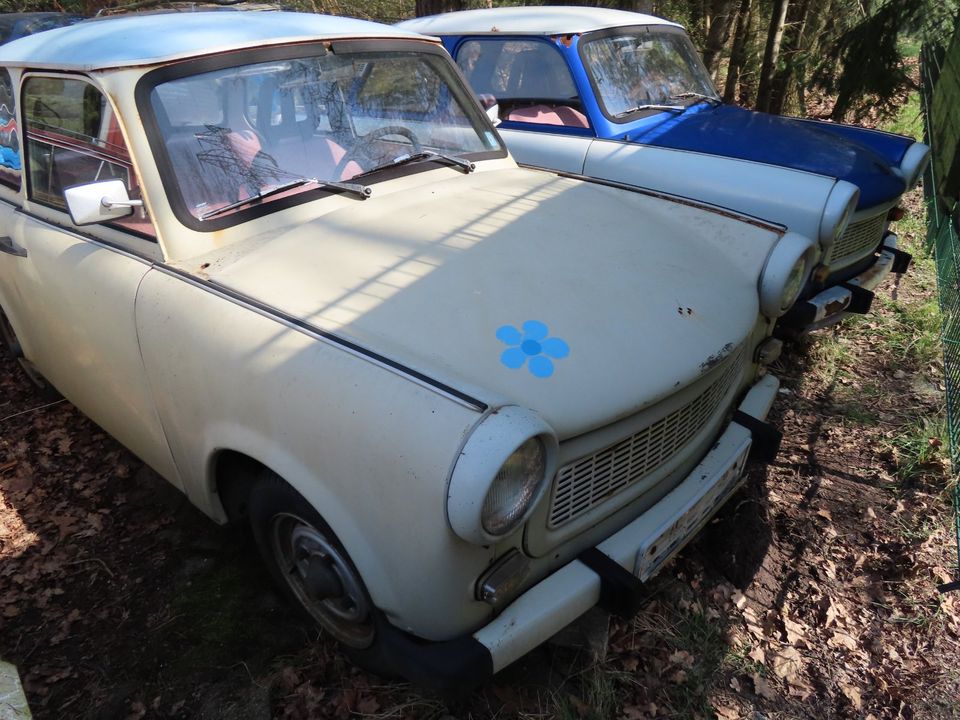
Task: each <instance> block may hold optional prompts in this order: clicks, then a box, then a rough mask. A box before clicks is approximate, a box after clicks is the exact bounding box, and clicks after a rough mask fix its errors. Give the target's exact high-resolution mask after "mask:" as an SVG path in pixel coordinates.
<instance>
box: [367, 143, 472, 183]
mask: <svg viewBox="0 0 960 720" xmlns="http://www.w3.org/2000/svg"><path fill="white" fill-rule="evenodd" d="M430 160H441V161H445V162H448V163H450V164H451V165H455V166H457V167H458V168H460V169H461V170H463V171H464V172H466V173H472V172H473V171H474V170H476V169H477V164H476V163H475V162H472V161H471V160H467V159H466V158H462V157H457V156H456V155H447V154H446V153H438V152H434V151H433V150H421V151H420V152H415V153H407V154H406V155H399V156H397V157H395V158H394V159H393V160H391V161H390V162H386V163H384V164H383V165H377V166H376V167H375V168H371V169H370V170H367V171H366V172H362V173H360V174H359V175H354V176H353V179H354V180H356V179H357V178H361V177H366V176H367V175H372V174H373V173H376V172H380V171H381V170H386V169H388V168H393V167H399V166H401V165H409V164H411V163H418V162H428V161H430Z"/></svg>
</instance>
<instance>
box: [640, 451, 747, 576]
mask: <svg viewBox="0 0 960 720" xmlns="http://www.w3.org/2000/svg"><path fill="white" fill-rule="evenodd" d="M749 452H750V441H749V440H748V441H747V442H746V443H745V444H744V447H742V448H741V449H740V451H739V452H738V453H737V455H736V457H735V458H734V460H733V461H732V462H731V463H730V465H728V466H727V467H726V469H724V470H721V471H720V472H719V473H717V474H716V475H714V478H715V480H714V481H713V482H707V483H706V484H705V488H704V491H703V492H702V494H700V495H699V496H698V497H696V498H694V499H693V500H691V501H690V502H689V503H687V505H686V507H684V508H683V509H682V510H681V511H680V512H678V513H677V514H675V515H674V516H673V517H672V518H668V519H667V520H665V521H664V522H663V524H662V525H661V526H660V530H659V531H658V532H655V533H653V534H651V535H650V537H648V538H647V539H646V540H645V541H644V542H643V544H642V545H641V546H640V548H639V549H638V550H637V559H636V563H635V565H634V575H636V576H637V577H638V578H640V580H647V579H648V578H650V577H652V576H653V575H655V574H656V573H657V571H658V570H659V569H660V567H661V566H662V565H663V564H664V563H665V562H666V561H667V560H669V559H670V558H671V557H673V555H674V554H676V553H677V552H678V551H679V550H680V548H682V547H683V546H684V545H686V544H687V541H688V540H690V538H691V537H693V536H694V535H695V534H696V532H697V531H698V530H699V529H700V527H701V526H702V525H704V524H705V523H706V521H707V520H709V519H710V517H711V516H712V515H713V514H714V513H715V512H716V511H717V509H718V508H719V507H720V506H721V505H722V504H723V503H724V502H725V501H726V499H727V498H728V497H730V495H731V494H732V493H733V491H734V490H736V489H737V486H738V485H739V484H740V478H741V477H742V476H743V468H744V466H745V465H746V463H747V453H749ZM655 510H656V506H654V508H652V509H651V511H653V512H655Z"/></svg>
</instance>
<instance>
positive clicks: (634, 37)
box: [580, 27, 717, 120]
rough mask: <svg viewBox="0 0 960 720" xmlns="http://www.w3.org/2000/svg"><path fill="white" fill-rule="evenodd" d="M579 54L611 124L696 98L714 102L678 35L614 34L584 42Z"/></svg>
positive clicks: (697, 64) (699, 65)
mask: <svg viewBox="0 0 960 720" xmlns="http://www.w3.org/2000/svg"><path fill="white" fill-rule="evenodd" d="M580 52H581V55H582V57H583V62H584V65H586V68H587V73H588V74H589V75H590V80H591V82H592V83H593V85H594V87H595V88H596V92H597V95H598V97H599V99H600V105H601V107H602V108H603V111H604V113H605V114H606V115H607V116H608V117H609V118H610V119H612V120H629V119H632V118H630V116H631V115H632V114H633V113H635V112H642V111H643V110H644V109H646V108H644V107H643V106H645V105H677V104H678V101H682V102H680V104H681V105H683V104H686V105H689V104H693V103H695V102H697V101H698V97H697V96H703V95H706V96H709V97H710V98H715V97H716V96H717V93H716V90H714V87H713V83H712V82H711V81H710V76H709V74H708V73H707V70H706V68H705V67H704V66H703V63H702V62H701V61H700V56H699V55H698V54H697V51H696V50H695V49H694V47H693V45H692V44H691V43H690V39H689V38H688V37H687V36H686V35H685V34H684V33H683V32H680V31H677V30H674V31H670V30H659V29H651V28H646V27H638V28H618V29H617V30H615V31H613V32H612V33H611V32H609V31H605V32H604V33H603V34H602V35H600V36H594V37H585V39H583V40H581V43H580ZM701 99H702V98H701Z"/></svg>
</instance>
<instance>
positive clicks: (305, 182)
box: [200, 178, 373, 220]
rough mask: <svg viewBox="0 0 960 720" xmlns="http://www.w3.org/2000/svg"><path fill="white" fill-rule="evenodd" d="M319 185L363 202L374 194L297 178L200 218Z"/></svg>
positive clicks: (364, 188) (330, 182) (346, 184)
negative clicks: (350, 195) (348, 194)
mask: <svg viewBox="0 0 960 720" xmlns="http://www.w3.org/2000/svg"><path fill="white" fill-rule="evenodd" d="M311 184H312V185H317V186H319V187H321V188H323V189H324V190H341V191H343V192H348V193H353V194H354V195H356V196H357V197H359V198H360V199H361V200H366V199H367V198H368V197H370V196H371V195H372V194H373V188H371V187H369V186H367V185H361V184H359V183H350V182H337V181H336V180H319V179H317V178H297V179H296V180H291V181H290V182H285V183H281V184H280V185H274V186H273V187H271V188H270V189H268V190H262V191H260V192H258V193H257V194H255V195H251V196H250V197H245V198H241V199H240V200H237V201H236V202H232V203H230V204H228V205H224V206H223V207H219V208H217V209H216V210H211V211H210V212H208V213H204V214H203V215H201V216H200V219H201V220H209V219H210V218H214V217H217V216H219V215H224V214H226V213H228V212H230V211H231V210H236V209H237V208H241V207H243V206H244V205H253V204H254V203H258V202H260V201H261V200H266V199H267V198H269V197H273V196H274V195H279V194H280V193H282V192H286V191H287V190H293V189H294V188H298V187H300V186H301V185H311Z"/></svg>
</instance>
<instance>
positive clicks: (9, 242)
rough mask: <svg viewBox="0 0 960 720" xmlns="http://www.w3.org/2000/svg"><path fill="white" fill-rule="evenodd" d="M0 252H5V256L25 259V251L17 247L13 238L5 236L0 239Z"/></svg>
mask: <svg viewBox="0 0 960 720" xmlns="http://www.w3.org/2000/svg"><path fill="white" fill-rule="evenodd" d="M0 252H5V253H6V254H7V255H16V256H17V257H26V256H27V249H26V248H24V247H20V246H19V245H17V244H16V243H15V242H14V241H13V238H11V237H8V236H6V235H4V236H2V237H0Z"/></svg>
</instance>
